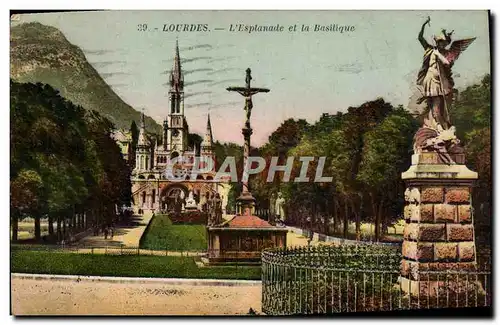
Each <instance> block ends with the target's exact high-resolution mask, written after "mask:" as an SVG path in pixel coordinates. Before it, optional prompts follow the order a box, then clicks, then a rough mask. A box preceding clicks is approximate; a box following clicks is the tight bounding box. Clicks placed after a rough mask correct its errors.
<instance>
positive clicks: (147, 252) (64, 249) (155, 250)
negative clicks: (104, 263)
mask: <svg viewBox="0 0 500 325" xmlns="http://www.w3.org/2000/svg"><path fill="white" fill-rule="evenodd" d="M16 250H24V251H44V252H48V251H50V252H56V253H57V252H60V253H79V254H91V255H103V254H104V255H138V256H186V257H191V256H192V257H195V256H203V255H205V254H206V251H200V250H175V249H169V248H168V247H152V248H141V247H138V246H125V245H109V246H106V245H105V246H90V245H82V244H78V245H41V244H40V245H36V244H34V245H28V244H19V245H17V244H11V251H16Z"/></svg>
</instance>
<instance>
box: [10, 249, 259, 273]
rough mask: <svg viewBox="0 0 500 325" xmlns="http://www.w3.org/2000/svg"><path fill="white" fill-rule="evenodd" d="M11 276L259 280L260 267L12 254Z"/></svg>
mask: <svg viewBox="0 0 500 325" xmlns="http://www.w3.org/2000/svg"><path fill="white" fill-rule="evenodd" d="M11 272H14V273H34V274H64V275H67V274H72V275H98V276H127V277H152V278H198V279H242V280H260V274H261V269H260V267H251V266H238V267H235V266H223V267H222V266H221V267H206V268H199V267H198V266H197V265H196V264H195V262H194V258H193V257H177V256H128V255H98V254H95V255H90V254H75V253H59V252H41V251H27V250H12V252H11Z"/></svg>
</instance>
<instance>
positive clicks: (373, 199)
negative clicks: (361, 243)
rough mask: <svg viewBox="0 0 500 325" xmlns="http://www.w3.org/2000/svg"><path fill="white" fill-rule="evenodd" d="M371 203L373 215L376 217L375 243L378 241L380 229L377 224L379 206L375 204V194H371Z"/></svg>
mask: <svg viewBox="0 0 500 325" xmlns="http://www.w3.org/2000/svg"><path fill="white" fill-rule="evenodd" d="M370 201H371V203H372V215H373V217H374V223H373V224H374V226H375V241H378V230H377V229H378V227H377V222H378V213H377V211H378V209H377V204H376V203H375V198H374V197H373V194H372V193H370Z"/></svg>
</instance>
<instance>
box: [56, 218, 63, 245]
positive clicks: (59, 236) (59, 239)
mask: <svg viewBox="0 0 500 325" xmlns="http://www.w3.org/2000/svg"><path fill="white" fill-rule="evenodd" d="M61 239H62V232H61V216H57V241H61Z"/></svg>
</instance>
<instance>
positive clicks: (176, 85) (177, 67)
mask: <svg viewBox="0 0 500 325" xmlns="http://www.w3.org/2000/svg"><path fill="white" fill-rule="evenodd" d="M170 87H171V88H172V89H174V90H176V91H182V89H183V88H184V76H183V74H182V69H181V57H180V55H179V40H176V41H175V57H174V67H173V69H172V73H171V74H170Z"/></svg>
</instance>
